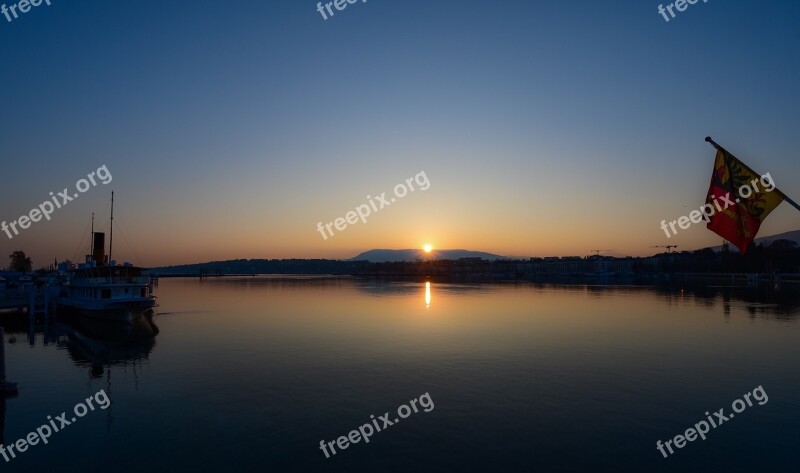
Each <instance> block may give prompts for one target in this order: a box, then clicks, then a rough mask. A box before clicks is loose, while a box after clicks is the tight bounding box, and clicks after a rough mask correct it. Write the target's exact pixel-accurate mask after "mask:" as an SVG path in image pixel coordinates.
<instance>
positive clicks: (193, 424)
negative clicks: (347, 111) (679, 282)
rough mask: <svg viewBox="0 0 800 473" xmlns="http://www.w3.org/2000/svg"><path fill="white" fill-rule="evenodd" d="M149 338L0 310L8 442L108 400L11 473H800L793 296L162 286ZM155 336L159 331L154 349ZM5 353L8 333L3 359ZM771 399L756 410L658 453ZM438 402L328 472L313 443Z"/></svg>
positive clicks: (283, 282)
mask: <svg viewBox="0 0 800 473" xmlns="http://www.w3.org/2000/svg"><path fill="white" fill-rule="evenodd" d="M158 296H159V304H160V306H159V307H158V309H157V314H156V315H155V316H154V317H153V319H152V323H153V325H152V326H151V325H150V323H149V322H148V321H147V320H146V319H145V320H140V321H139V322H138V323H137V325H136V326H134V327H133V330H132V331H133V333H132V334H131V335H127V331H126V330H127V328H126V327H122V328H119V327H101V328H99V329H98V328H96V327H94V328H93V331H92V330H89V328H88V327H83V326H77V325H76V324H74V323H69V324H63V323H62V324H58V325H56V324H47V326H45V325H44V324H43V323H41V322H40V323H39V324H38V326H37V327H34V329H33V331H29V327H28V321H27V318H26V317H25V316H22V317H21V318H20V317H10V316H8V315H6V314H0V322H2V325H3V326H4V327H5V329H6V334H5V342H6V358H7V364H8V377H9V379H11V380H13V381H16V382H18V383H19V385H20V392H19V396H18V397H16V398H13V399H9V400H6V402H5V408H4V413H2V414H3V417H4V426H3V434H4V440H5V444H9V443H13V442H14V441H16V440H17V439H20V438H24V437H26V436H27V434H28V433H29V432H31V431H34V430H35V429H36V428H37V427H40V426H41V425H42V424H44V423H46V422H47V416H48V415H51V416H52V417H53V418H55V417H56V416H57V415H60V414H61V412H62V411H67V413H68V417H69V416H73V414H72V410H73V406H75V405H76V404H77V403H79V402H82V401H84V400H85V399H86V398H87V397H89V396H92V395H93V394H95V393H97V392H98V391H100V390H104V391H105V392H106V393H107V394H108V396H109V398H110V399H111V406H110V407H109V408H108V409H105V410H102V409H99V408H98V409H96V410H95V411H90V412H89V413H88V414H86V415H85V417H83V418H80V419H78V420H77V421H76V422H74V423H72V424H71V425H70V426H68V427H66V428H65V429H64V430H63V431H60V432H57V433H54V434H52V436H51V437H50V438H49V443H48V444H47V445H42V444H41V443H40V444H38V445H35V446H31V447H29V448H28V450H27V451H25V452H24V453H21V454H19V455H18V456H17V458H15V459H13V460H12V461H11V462H9V463H5V462H4V461H3V460H2V458H0V470H2V471H4V472H5V471H11V472H13V471H26V472H29V471H30V472H32V471H39V472H42V471H58V472H84V471H104V470H108V471H114V472H118V473H122V472H137V473H138V472H142V471H159V472H161V471H165V472H170V471H171V472H222V471H237V472H270V471H280V472H283V471H288V472H294V471H297V472H301V471H397V472H400V471H402V472H411V471H420V472H454V471H526V472H527V471H541V472H605V471H609V472H661V471H675V472H688V471H726V472H738V471H748V472H752V471H769V472H783V471H786V472H790V471H791V472H796V471H798V464H800V460H798V456H797V450H796V448H797V446H798V444H799V443H800V409H798V401H800V378H799V377H798V373H800V370H799V369H798V361H799V360H800V324H799V323H798V315H800V297H798V295H797V294H796V293H795V292H794V291H792V290H790V288H785V287H779V288H775V287H769V288H763V287H762V288H748V287H744V288H730V287H709V286H708V285H703V286H701V287H699V288H691V287H683V288H681V287H680V286H675V287H670V288H649V287H634V286H629V287H621V286H555V285H541V284H539V285H536V284H531V283H486V284H480V283H475V284H465V283H461V284H455V283H439V282H433V283H430V284H429V285H428V287H427V288H426V283H425V282H385V281H379V282H376V281H359V280H353V279H349V278H313V277H307V278H293V277H252V278H251V277H243V278H219V279H215V278H210V279H207V280H204V281H199V280H197V279H162V280H161V281H160V287H159V288H158ZM156 331H157V335H155V336H154V337H152V336H150V335H152V334H153V333H156ZM9 339H15V341H14V342H13V343H9ZM758 386H762V387H763V391H764V392H765V393H766V394H767V395H768V402H766V403H764V404H763V405H759V404H758V403H754V404H753V406H752V407H747V408H746V410H744V411H743V412H741V413H740V414H737V415H736V417H735V418H732V419H730V420H729V421H728V422H725V423H724V424H722V425H719V426H718V427H717V428H714V429H711V431H710V432H709V433H708V434H707V439H706V440H700V439H697V440H695V441H694V442H690V443H688V444H686V446H685V447H683V448H682V449H675V453H674V454H673V455H671V456H669V458H664V457H663V456H662V454H661V453H659V451H658V450H657V449H656V441H657V440H661V441H662V442H665V441H667V440H671V439H672V438H673V437H675V436H676V435H678V434H683V433H684V432H685V431H686V429H688V428H690V427H692V426H693V425H694V424H696V423H698V422H699V421H701V420H704V419H706V415H705V414H704V413H705V412H706V411H709V413H712V411H717V410H719V409H720V408H725V412H726V413H728V414H729V413H731V412H732V411H731V403H732V402H733V401H734V400H735V399H737V398H741V397H742V396H743V395H744V394H745V393H750V392H752V391H753V390H754V389H755V388H757V387H758ZM425 393H428V395H429V398H430V400H431V401H432V403H433V406H434V408H433V409H432V410H430V411H429V412H425V411H424V410H423V409H418V412H416V413H413V412H412V413H411V414H410V415H409V416H408V417H407V418H405V419H402V420H401V421H400V422H398V423H396V424H395V425H392V426H391V427H388V428H386V429H385V430H382V431H381V432H376V433H374V434H373V435H372V436H371V437H370V442H369V443H364V441H359V442H358V443H355V444H351V445H350V446H349V447H348V448H347V449H345V450H340V449H339V448H338V447H337V452H338V453H337V454H336V455H333V456H331V458H326V456H325V454H324V453H323V452H322V450H321V449H320V441H321V440H325V441H326V442H330V441H333V442H336V440H337V438H339V437H341V436H346V435H348V433H349V432H350V431H352V430H354V429H357V428H358V427H359V426H362V425H363V424H368V423H370V422H371V420H372V419H371V417H370V416H371V415H374V416H375V419H377V418H378V417H379V416H381V415H384V413H385V412H389V413H390V420H391V421H393V420H394V419H395V418H397V417H398V416H397V408H398V406H400V405H402V404H408V403H409V402H410V401H411V400H414V399H417V398H419V397H420V396H421V395H423V394H425Z"/></svg>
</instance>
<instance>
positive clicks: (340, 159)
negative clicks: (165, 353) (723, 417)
mask: <svg viewBox="0 0 800 473" xmlns="http://www.w3.org/2000/svg"><path fill="white" fill-rule="evenodd" d="M2 1H5V4H6V5H7V6H10V5H12V4H13V2H12V1H11V0H0V2H2ZM659 3H663V1H661V0H653V1H651V0H621V1H615V2H597V1H587V0H581V1H578V0H560V1H557V2H556V1H549V2H544V1H517V0H513V1H497V2H478V1H473V0H460V1H454V0H437V1H435V2H431V1H422V0H405V1H399V0H368V1H367V2H357V3H355V4H352V5H348V6H347V7H346V8H345V9H344V10H342V11H337V10H335V9H334V12H335V15H334V16H333V17H329V18H328V19H327V20H326V19H323V17H322V15H321V14H320V13H319V12H318V11H317V3H316V2H313V1H310V0H291V1H289V0H285V1H283V0H282V1H273V0H266V1H264V0H261V1H255V0H241V1H237V2H220V1H213V2H212V1H207V0H194V1H191V2H189V1H183V0H181V1H170V2H163V1H155V0H137V1H130V0H116V1H114V2H104V1H99V0H91V1H90V0H69V1H67V0H51V5H49V6H48V5H47V4H46V3H42V4H41V5H40V6H38V7H32V8H31V10H30V11H29V12H27V13H24V14H22V13H20V14H19V18H16V19H13V17H12V21H11V22H8V21H7V20H6V19H5V17H3V16H0V52H1V55H0V57H2V62H1V63H0V64H2V65H0V67H1V68H2V69H0V71H1V72H2V73H0V90H2V91H3V92H2V99H1V100H2V102H0V103H2V105H0V164H2V168H0V169H2V171H0V176H2V181H3V185H2V186H0V202H2V205H1V206H0V220H3V221H6V222H11V221H14V220H17V219H18V218H19V217H20V216H21V215H25V214H29V212H30V210H31V209H34V208H37V207H39V205H40V204H42V203H43V202H45V201H47V200H49V199H50V195H49V193H50V192H54V193H58V192H61V191H62V189H64V188H69V189H70V190H69V193H75V191H74V189H75V186H76V182H77V181H78V180H79V179H81V178H86V176H87V174H89V173H91V172H92V171H96V170H97V169H98V168H100V167H101V166H103V165H105V166H106V168H107V169H108V171H109V174H110V175H111V176H112V180H111V182H109V183H108V184H102V183H100V182H98V183H97V185H96V186H91V187H90V188H88V190H86V192H84V193H82V194H80V196H79V198H76V199H74V200H73V201H71V202H68V203H67V204H66V205H65V206H63V207H62V208H58V209H55V210H54V211H53V212H52V214H51V215H50V218H51V219H50V220H49V221H48V220H41V221H39V222H35V223H32V224H31V225H30V227H29V228H27V229H25V230H22V231H21V232H20V234H19V235H15V236H14V237H13V238H12V239H9V238H8V237H7V236H6V235H5V234H4V233H0V251H4V252H6V254H10V253H11V252H12V251H16V250H22V251H25V252H26V253H27V254H28V255H29V256H31V257H32V258H33V261H34V266H39V265H44V264H49V263H50V262H52V261H53V260H54V259H58V260H64V259H72V260H73V261H74V260H81V259H82V255H83V254H85V253H86V251H85V250H88V234H89V225H90V216H91V213H92V212H95V213H96V229H97V230H98V231H99V230H101V229H105V230H106V231H107V230H108V221H109V210H110V198H111V191H112V190H113V191H114V193H115V209H114V258H115V259H116V260H118V261H123V260H124V261H132V262H134V263H137V264H139V265H143V266H160V265H168V264H181V263H193V262H203V261H210V260H224V259H234V258H293V257H296V258H351V257H353V256H355V255H357V254H358V253H360V252H362V251H366V250H369V249H373V248H397V249H400V248H419V247H422V245H424V244H431V245H433V246H434V247H435V248H463V249H470V250H478V251H487V252H492V253H495V254H500V255H505V256H520V257H529V256H573V255H576V256H585V255H587V254H590V253H591V250H593V249H605V250H610V251H607V252H604V254H609V255H615V256H622V255H632V256H642V255H649V254H653V253H655V252H659V251H661V250H659V249H654V248H651V247H652V246H654V245H668V244H671V245H672V244H674V245H678V246H679V247H678V249H679V250H693V249H696V248H702V247H705V246H711V245H719V244H720V243H721V238H720V237H719V236H717V235H716V234H715V233H712V232H711V231H709V230H707V229H706V228H705V224H704V223H703V224H697V225H693V226H692V227H690V228H689V229H687V230H681V231H680V232H679V233H678V235H676V236H673V237H671V238H667V236H666V235H665V233H664V231H663V230H662V229H661V228H660V227H659V225H660V222H661V221H662V220H665V219H666V220H668V221H669V220H674V219H677V218H678V217H680V216H683V215H688V213H689V212H690V211H691V210H692V209H695V208H699V207H700V206H701V205H702V204H703V203H704V201H705V197H706V192H707V190H708V184H709V180H710V177H711V169H712V165H713V162H714V149H713V148H712V147H711V146H709V145H708V144H707V143H705V142H704V138H705V137H706V136H707V135H710V136H712V137H713V138H714V139H715V140H716V141H717V142H718V143H720V144H721V145H722V146H725V147H726V148H727V149H728V150H730V151H731V152H732V153H733V154H735V155H736V156H737V157H739V158H740V159H742V160H743V161H744V162H746V163H747V164H748V165H750V167H752V168H754V169H755V170H756V171H758V172H760V173H767V172H769V173H770V175H771V176H772V177H773V178H774V180H775V182H776V183H777V185H778V187H779V188H780V189H781V190H782V191H783V192H784V193H786V194H787V195H789V196H792V197H794V199H795V200H798V199H800V178H798V176H799V175H800V174H799V173H800V160H798V157H800V153H798V149H800V133H798V132H797V130H798V127H799V126H800V114H798V112H797V111H798V110H800V61H797V58H798V57H799V56H798V53H799V52H800V29H798V28H797V25H798V24H799V23H800V3H798V2H796V1H791V0H780V1H778V0H775V1H765V2H754V1H744V0H741V1H734V0H731V1H724V2H723V1H720V0H709V1H708V2H707V3H703V2H699V3H697V4H695V5H690V6H689V7H688V8H687V9H686V10H685V11H683V12H678V13H677V16H676V17H675V18H673V19H671V20H670V21H669V22H666V21H665V20H664V18H663V17H662V16H661V15H660V14H659V13H658V5H659ZM665 5H666V4H665ZM420 172H424V173H425V176H427V179H428V181H429V184H430V186H429V187H428V188H427V190H424V191H423V190H421V189H419V188H417V189H416V190H415V191H414V192H409V193H408V194H407V195H406V196H405V197H403V198H398V199H396V201H395V202H393V203H391V205H390V206H387V207H385V208H382V209H379V210H378V211H373V212H372V214H371V215H370V216H369V217H367V222H366V223H364V222H362V221H360V220H359V221H358V223H356V224H349V225H348V226H347V227H346V228H345V229H344V230H337V229H336V228H335V227H333V230H334V235H333V236H330V235H329V234H328V237H327V239H323V237H322V234H321V232H320V231H319V230H318V228H317V224H318V222H321V223H322V224H323V226H324V224H326V223H334V222H335V220H336V219H337V218H339V217H342V218H345V216H346V215H347V213H348V212H349V211H351V210H354V209H355V208H356V207H358V206H360V205H362V204H367V203H369V200H368V199H367V196H368V195H369V196H372V197H373V201H374V196H377V195H380V194H381V193H382V192H386V193H387V196H393V189H394V187H395V185H397V184H400V183H403V182H405V181H406V179H407V178H413V177H414V176H417V175H418V174H419V173H420ZM414 185H415V187H416V184H414ZM60 201H61V200H60V199H59V202H60ZM799 228H800V213H798V212H797V210H795V209H793V208H792V207H790V206H789V205H788V204H786V203H784V204H782V205H781V206H780V207H779V208H778V209H777V210H775V211H774V212H773V213H772V214H771V215H770V216H769V217H768V218H767V220H766V221H765V222H764V224H763V225H762V228H761V232H760V233H759V236H767V235H772V234H777V233H781V232H785V231H791V230H797V229H799ZM4 264H5V263H0V265H4Z"/></svg>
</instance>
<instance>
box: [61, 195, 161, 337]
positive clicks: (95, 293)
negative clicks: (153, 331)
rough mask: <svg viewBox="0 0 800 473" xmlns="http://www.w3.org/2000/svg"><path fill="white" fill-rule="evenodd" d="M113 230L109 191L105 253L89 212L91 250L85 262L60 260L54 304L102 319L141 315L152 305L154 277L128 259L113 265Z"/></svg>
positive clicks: (100, 233)
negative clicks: (71, 262) (56, 297)
mask: <svg viewBox="0 0 800 473" xmlns="http://www.w3.org/2000/svg"><path fill="white" fill-rule="evenodd" d="M113 232H114V193H113V192H112V193H111V237H110V239H109V245H108V256H106V255H105V233H103V232H95V231H94V215H92V238H91V240H92V251H91V254H90V255H87V256H86V262H85V263H83V264H79V265H78V266H77V267H69V266H70V265H69V263H62V265H60V266H59V272H60V273H61V275H62V278H63V280H62V282H61V284H60V294H59V297H58V305H59V307H60V308H63V309H65V310H67V311H77V312H79V313H80V314H81V315H84V316H86V317H90V318H97V319H103V320H124V321H127V322H129V323H130V322H131V321H132V319H133V318H135V317H137V316H140V315H143V314H144V312H145V311H147V310H148V309H151V308H153V307H155V305H156V298H155V296H154V294H153V292H154V291H153V290H154V287H153V286H154V279H153V278H151V277H149V276H147V275H146V274H145V270H144V269H143V268H140V267H137V266H134V265H132V264H130V263H127V262H126V263H123V264H122V265H117V264H116V262H115V261H114V260H113V259H112V258H111V249H112V244H113V234H114V233H113Z"/></svg>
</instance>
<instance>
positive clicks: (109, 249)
mask: <svg viewBox="0 0 800 473" xmlns="http://www.w3.org/2000/svg"><path fill="white" fill-rule="evenodd" d="M113 245H114V191H111V231H110V232H109V236H108V265H109V266H110V265H111V248H112V246H113Z"/></svg>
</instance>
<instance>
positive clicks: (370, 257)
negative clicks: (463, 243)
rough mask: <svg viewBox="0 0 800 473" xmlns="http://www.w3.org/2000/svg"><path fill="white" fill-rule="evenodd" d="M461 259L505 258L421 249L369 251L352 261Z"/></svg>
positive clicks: (478, 252) (461, 251) (480, 253)
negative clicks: (426, 251) (428, 251)
mask: <svg viewBox="0 0 800 473" xmlns="http://www.w3.org/2000/svg"><path fill="white" fill-rule="evenodd" d="M459 258H481V259H487V260H496V259H505V257H503V256H499V255H493V254H491V253H484V252H482V251H470V250H433V251H431V252H430V253H425V252H424V251H422V250H421V249H418V248H417V249H409V250H369V251H365V252H364V253H361V254H360V255H358V256H356V257H355V258H352V259H351V260H350V261H369V262H372V263H393V262H400V261H419V260H429V259H437V260H445V259H446V260H457V259H459Z"/></svg>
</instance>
